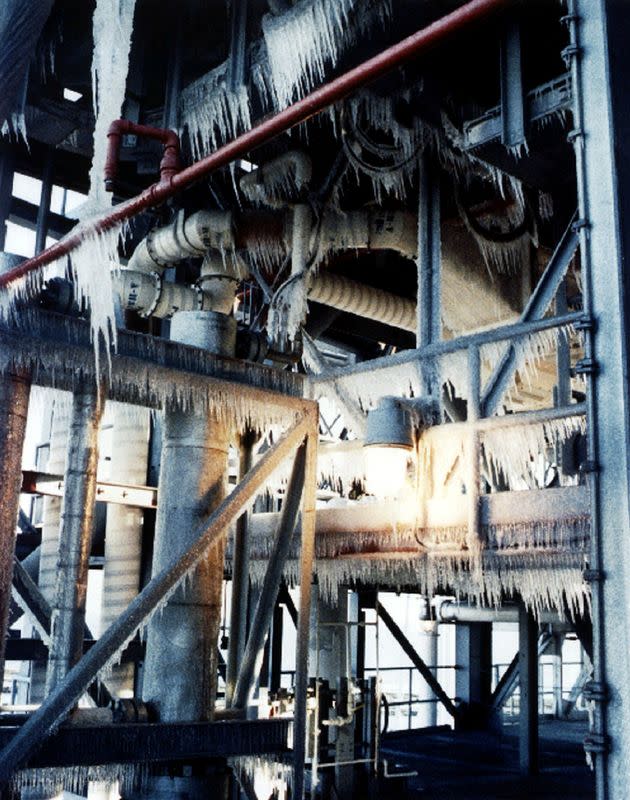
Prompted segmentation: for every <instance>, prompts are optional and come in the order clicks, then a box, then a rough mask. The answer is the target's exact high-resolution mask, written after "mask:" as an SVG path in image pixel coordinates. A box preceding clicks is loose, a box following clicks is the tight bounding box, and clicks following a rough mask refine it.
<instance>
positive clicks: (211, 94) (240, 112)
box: [180, 61, 251, 159]
mask: <svg viewBox="0 0 630 800" xmlns="http://www.w3.org/2000/svg"><path fill="white" fill-rule="evenodd" d="M227 66H228V62H227V61H225V62H223V64H219V66H218V67H216V68H215V69H213V70H212V71H211V72H209V73H208V74H207V75H204V76H203V77H201V78H199V79H198V80H196V81H194V82H193V83H191V84H190V86H187V87H186V88H185V89H184V90H183V91H182V94H181V99H180V107H181V115H182V125H184V126H185V127H186V128H187V129H188V136H189V138H190V144H191V147H192V151H193V155H194V157H195V158H197V159H199V158H201V157H202V156H204V155H206V154H207V153H208V152H210V151H211V150H215V149H216V148H217V147H218V146H219V145H220V144H222V143H223V142H225V141H227V140H228V139H232V138H234V137H235V136H237V135H238V134H239V133H241V131H243V130H249V128H250V127H251V115H250V99H249V94H248V92H247V87H246V86H245V85H241V86H238V87H236V89H231V88H230V86H229V85H228V81H227V71H228V70H227Z"/></svg>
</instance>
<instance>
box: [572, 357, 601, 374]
mask: <svg viewBox="0 0 630 800" xmlns="http://www.w3.org/2000/svg"><path fill="white" fill-rule="evenodd" d="M598 369H599V366H598V364H597V361H595V359H594V358H582V359H580V361H578V362H577V364H576V365H575V374H576V375H595V374H597V371H598Z"/></svg>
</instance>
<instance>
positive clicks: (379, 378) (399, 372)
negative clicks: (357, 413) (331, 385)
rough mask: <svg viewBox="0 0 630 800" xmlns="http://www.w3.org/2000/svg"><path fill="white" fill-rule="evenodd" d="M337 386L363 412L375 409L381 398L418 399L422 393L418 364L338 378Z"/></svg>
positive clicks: (396, 366)
mask: <svg viewBox="0 0 630 800" xmlns="http://www.w3.org/2000/svg"><path fill="white" fill-rule="evenodd" d="M337 384H338V385H339V386H341V387H342V388H343V389H344V391H345V392H347V393H348V395H349V397H351V398H352V400H353V401H354V402H355V403H357V404H358V405H359V406H360V407H361V408H362V409H363V410H368V409H371V408H375V407H376V406H377V405H378V403H379V400H380V399H381V398H382V397H388V396H390V395H395V396H396V397H412V396H413V397H418V396H420V394H421V393H422V392H421V390H422V376H421V374H420V369H419V362H415V363H413V364H396V365H394V366H392V367H385V368H383V369H378V370H374V371H373V372H363V373H357V374H355V375H348V376H347V377H340V378H339V379H338V380H337Z"/></svg>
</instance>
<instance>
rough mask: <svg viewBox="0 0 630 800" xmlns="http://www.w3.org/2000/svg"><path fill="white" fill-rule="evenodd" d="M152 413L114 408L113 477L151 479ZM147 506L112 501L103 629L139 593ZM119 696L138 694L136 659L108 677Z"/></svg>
mask: <svg viewBox="0 0 630 800" xmlns="http://www.w3.org/2000/svg"><path fill="white" fill-rule="evenodd" d="M148 444H149V415H148V413H147V411H146V410H145V409H141V408H134V407H132V406H128V407H126V408H124V407H121V406H117V407H116V409H115V411H114V413H113V429H112V465H111V468H112V473H111V475H112V480H113V481H116V482H118V483H128V484H139V485H142V484H144V483H145V482H146V479H147V460H148ZM143 519H144V515H143V512H142V509H140V508H131V507H130V506H122V505H115V504H113V503H111V504H110V505H108V507H107V523H106V527H105V565H104V568H103V598H102V607H101V622H102V629H103V630H104V629H105V628H108V627H109V626H110V625H111V623H112V622H113V621H114V620H115V619H117V618H118V616H119V615H120V614H121V613H122V612H123V611H124V610H125V608H127V606H128V605H129V603H130V602H131V601H132V600H133V598H134V597H135V596H136V595H137V594H138V589H139V586H140V566H141V558H142V524H143ZM108 687H109V689H110V690H111V691H112V692H113V693H114V694H116V695H117V696H118V697H127V698H129V697H133V690H134V665H133V664H117V665H115V666H114V667H112V673H111V676H110V677H109V679H108Z"/></svg>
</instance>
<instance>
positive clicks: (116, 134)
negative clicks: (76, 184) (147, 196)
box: [105, 119, 180, 192]
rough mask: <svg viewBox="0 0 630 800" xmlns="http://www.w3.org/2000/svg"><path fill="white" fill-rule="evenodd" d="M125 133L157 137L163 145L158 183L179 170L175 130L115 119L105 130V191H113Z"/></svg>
mask: <svg viewBox="0 0 630 800" xmlns="http://www.w3.org/2000/svg"><path fill="white" fill-rule="evenodd" d="M125 134H133V135H135V136H142V137H144V138H145V139H157V141H158V142H162V144H163V145H164V153H163V155H162V160H161V161H160V183H165V182H167V181H169V180H170V179H171V178H172V177H173V175H175V174H176V173H177V172H179V170H180V161H179V136H178V135H177V134H176V133H175V131H171V130H168V129H166V128H154V127H152V126H150V125H138V124H137V123H136V122H131V121H130V120H128V119H116V120H114V121H113V122H112V124H111V125H110V126H109V130H108V131H107V159H106V161H105V191H106V192H113V191H114V182H115V181H116V177H117V176H118V159H119V156H120V140H121V139H122V137H123V136H124V135H125Z"/></svg>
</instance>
